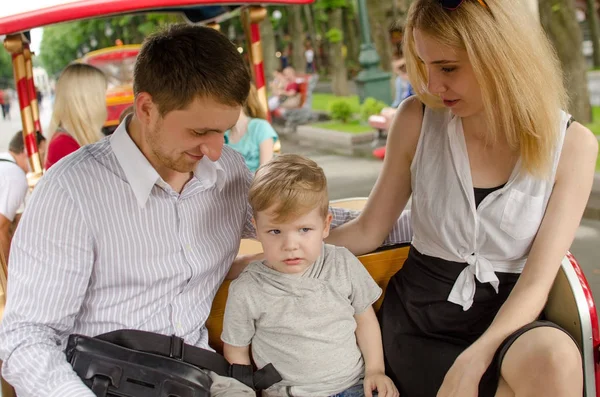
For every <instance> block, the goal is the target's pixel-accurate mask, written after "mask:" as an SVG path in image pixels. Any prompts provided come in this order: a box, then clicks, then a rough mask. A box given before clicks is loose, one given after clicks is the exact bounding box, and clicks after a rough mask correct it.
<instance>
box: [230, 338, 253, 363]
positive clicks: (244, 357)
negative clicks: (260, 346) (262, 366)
mask: <svg viewBox="0 0 600 397" xmlns="http://www.w3.org/2000/svg"><path fill="white" fill-rule="evenodd" d="M223 355H224V356H225V358H226V359H227V361H229V363H230V364H242V365H250V364H252V362H251V361H250V345H248V346H233V345H229V344H227V343H225V344H224V345H223Z"/></svg>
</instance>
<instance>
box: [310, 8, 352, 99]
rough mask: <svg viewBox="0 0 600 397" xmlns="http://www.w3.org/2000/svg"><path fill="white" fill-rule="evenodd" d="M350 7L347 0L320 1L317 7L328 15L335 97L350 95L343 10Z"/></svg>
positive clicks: (328, 38)
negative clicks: (344, 48)
mask: <svg viewBox="0 0 600 397" xmlns="http://www.w3.org/2000/svg"><path fill="white" fill-rule="evenodd" d="M347 6H348V2H347V0H318V1H317V5H316V7H318V8H320V9H322V10H324V11H325V13H326V14H327V18H328V28H329V30H328V31H327V33H326V36H327V41H328V42H329V58H330V63H331V72H332V76H331V77H332V88H333V93H334V94H335V95H348V93H349V90H348V72H347V69H346V65H345V59H344V51H343V46H344V27H343V9H344V8H346V7H347Z"/></svg>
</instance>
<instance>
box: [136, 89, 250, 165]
mask: <svg viewBox="0 0 600 397" xmlns="http://www.w3.org/2000/svg"><path fill="white" fill-rule="evenodd" d="M240 110H241V106H230V105H223V104H221V103H218V102H216V101H215V100H213V99H211V98H197V99H195V100H194V101H193V102H192V103H190V104H189V105H188V106H187V107H186V108H184V109H182V110H173V111H171V112H169V113H167V114H165V115H164V116H162V117H161V116H160V115H159V114H158V109H157V108H155V109H154V110H153V112H152V113H153V114H152V115H151V116H150V119H149V125H148V129H147V131H146V134H145V140H146V142H145V143H146V145H147V147H148V148H149V150H150V153H149V155H150V156H152V157H153V159H151V162H153V163H155V164H156V165H158V166H160V167H165V168H167V169H169V170H173V171H177V172H180V173H186V172H192V171H194V169H195V168H196V165H197V164H198V162H199V161H200V160H201V159H202V158H203V157H204V156H206V157H208V158H209V159H210V160H211V161H216V160H218V159H219V158H220V157H221V150H222V149H223V144H224V138H223V134H224V132H225V131H226V130H228V129H230V128H231V127H233V126H234V125H235V123H236V122H237V120H238V118H239V116H240ZM152 160H153V161H152Z"/></svg>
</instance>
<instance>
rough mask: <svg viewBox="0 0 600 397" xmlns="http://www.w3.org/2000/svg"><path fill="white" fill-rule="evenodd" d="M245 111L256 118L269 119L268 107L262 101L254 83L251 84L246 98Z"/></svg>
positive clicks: (247, 114)
mask: <svg viewBox="0 0 600 397" xmlns="http://www.w3.org/2000/svg"><path fill="white" fill-rule="evenodd" d="M244 113H246V116H248V117H252V118H255V119H263V120H266V119H267V109H265V107H264V106H263V104H262V103H261V102H260V98H259V96H258V91H257V90H256V86H255V85H254V84H250V92H249V93H248V99H246V103H245V104H244Z"/></svg>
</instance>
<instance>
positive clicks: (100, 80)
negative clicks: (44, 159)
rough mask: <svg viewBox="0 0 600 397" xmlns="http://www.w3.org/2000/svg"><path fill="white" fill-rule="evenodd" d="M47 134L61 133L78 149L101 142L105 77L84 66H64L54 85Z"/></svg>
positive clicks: (92, 68)
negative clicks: (54, 94)
mask: <svg viewBox="0 0 600 397" xmlns="http://www.w3.org/2000/svg"><path fill="white" fill-rule="evenodd" d="M55 92H56V97H55V100H54V110H53V112H52V120H51V121H50V133H51V134H54V133H55V132H56V130H57V129H58V128H59V127H62V128H63V129H65V130H66V131H67V132H68V133H69V135H71V136H72V137H73V138H74V139H75V140H76V141H77V143H79V145H81V146H83V145H88V144H90V143H94V142H96V141H98V140H99V139H100V138H102V126H103V125H104V122H105V121H106V116H107V114H106V77H105V76H104V73H102V71H100V70H99V69H98V68H96V67H94V66H91V65H87V64H84V63H72V64H70V65H69V66H67V67H66V68H65V69H64V70H63V72H62V73H61V75H60V77H59V78H58V82H57V83H56V91H55Z"/></svg>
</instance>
